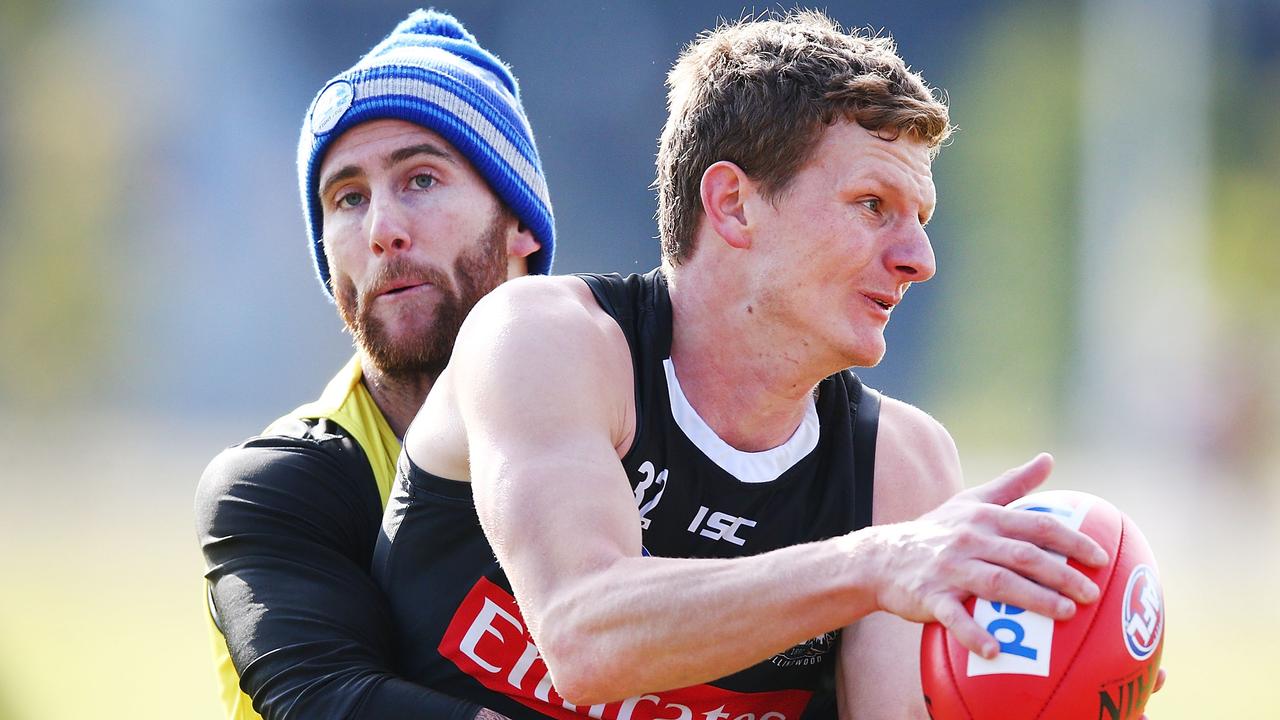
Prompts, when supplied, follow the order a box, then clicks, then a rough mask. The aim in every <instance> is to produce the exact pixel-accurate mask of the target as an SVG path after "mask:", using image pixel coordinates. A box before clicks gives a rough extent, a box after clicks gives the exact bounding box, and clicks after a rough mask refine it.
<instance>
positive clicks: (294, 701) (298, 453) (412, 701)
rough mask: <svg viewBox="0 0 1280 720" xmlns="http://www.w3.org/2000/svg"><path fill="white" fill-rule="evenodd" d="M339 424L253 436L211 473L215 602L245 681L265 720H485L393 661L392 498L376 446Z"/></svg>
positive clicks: (201, 523)
mask: <svg viewBox="0 0 1280 720" xmlns="http://www.w3.org/2000/svg"><path fill="white" fill-rule="evenodd" d="M327 437H328V439H320V440H316V439H311V438H301V439H300V438H290V437H269V438H257V439H254V440H252V441H250V442H247V443H244V444H242V445H240V446H236V447H233V448H231V449H228V450H225V451H223V452H222V453H221V454H220V455H219V456H218V457H217V458H215V459H214V461H213V462H212V463H211V464H210V465H209V467H208V469H206V470H205V473H204V476H203V477H202V478H201V480H200V486H199V490H198V492H197V497H196V518H197V521H196V522H197V530H198V534H199V539H200V545H201V548H202V549H203V551H204V556H205V562H206V566H207V567H208V568H209V570H208V572H207V573H206V578H207V579H208V581H209V584H210V590H211V593H210V594H211V604H212V607H213V610H214V612H215V618H216V619H217V621H218V624H219V627H220V628H221V630H222V632H223V634H224V635H225V637H226V639H227V645H228V648H229V649H230V652H231V658H232V661H233V663H234V664H235V666H236V669H237V670H238V671H239V672H240V686H241V688H242V689H243V690H244V691H245V692H246V693H247V694H248V695H249V696H250V698H252V699H253V705H254V708H255V709H256V710H257V711H258V712H259V713H260V714H261V715H262V716H263V717H264V718H266V720H292V719H293V718H309V719H310V718H386V717H396V718H424V719H425V718H446V719H447V720H472V718H474V717H475V715H476V713H477V712H479V710H480V706H478V705H476V704H474V703H470V702H464V701H461V700H457V699H454V698H451V697H448V696H445V695H442V694H440V693H437V692H434V691H432V690H428V689H427V688H424V687H421V686H418V685H415V684H412V683H409V682H407V681H405V680H401V679H399V678H397V677H395V676H394V675H393V674H392V673H391V672H390V670H389V667H390V664H391V663H390V658H391V657H392V649H391V648H392V636H391V632H392V629H391V620H390V614H389V611H388V608H387V605H386V600H385V599H384V597H383V595H382V593H381V591H380V590H379V589H378V588H377V586H376V585H375V584H374V582H373V580H372V579H371V578H370V577H369V573H368V567H369V560H370V557H371V554H372V551H373V545H374V542H375V541H376V538H377V533H378V527H379V524H380V521H381V516H382V512H381V505H380V501H379V498H378V495H377V490H376V487H375V486H374V483H373V479H372V476H371V471H370V470H369V467H368V464H367V462H365V460H364V456H363V454H361V453H360V452H359V451H358V448H355V451H354V452H352V448H353V447H354V446H353V445H352V444H351V440H350V439H349V438H346V437H339V436H327ZM326 443H330V444H329V445H326ZM333 443H336V444H333ZM343 443H345V445H343Z"/></svg>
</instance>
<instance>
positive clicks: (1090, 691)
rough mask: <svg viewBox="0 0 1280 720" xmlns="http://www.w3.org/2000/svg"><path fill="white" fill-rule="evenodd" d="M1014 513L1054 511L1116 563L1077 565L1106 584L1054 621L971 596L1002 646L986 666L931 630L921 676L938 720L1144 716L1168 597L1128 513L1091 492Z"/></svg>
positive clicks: (1031, 501)
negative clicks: (1094, 599) (1091, 600)
mask: <svg viewBox="0 0 1280 720" xmlns="http://www.w3.org/2000/svg"><path fill="white" fill-rule="evenodd" d="M1009 507H1013V508H1019V509H1023V510H1027V511H1030V512H1047V513H1051V514H1052V515H1053V516H1054V517H1056V518H1057V519H1058V520H1060V521H1062V522H1063V523H1064V524H1066V525H1067V526H1069V527H1073V528H1078V529H1079V530H1080V531H1081V532H1084V533H1085V534H1087V535H1089V536H1090V537H1092V538H1093V539H1094V540H1097V541H1098V544H1100V545H1102V549H1104V550H1106V551H1107V556H1108V557H1109V558H1110V559H1111V562H1110V564H1108V565H1107V566H1106V567H1101V568H1096V569H1093V568H1087V567H1084V566H1082V565H1078V564H1076V563H1074V562H1072V563H1071V565H1072V567H1074V568H1076V569H1077V570H1080V571H1081V572H1083V573H1084V574H1085V575H1087V576H1088V577H1089V578H1090V579H1091V580H1093V581H1094V582H1095V583H1097V584H1098V589H1099V590H1101V592H1102V594H1101V597H1100V598H1099V599H1098V601H1097V602H1095V603H1091V604H1089V605H1080V606H1079V607H1078V608H1077V610H1076V614H1075V616H1074V617H1072V618H1071V619H1070V620H1064V621H1059V622H1054V621H1053V620H1050V619H1049V618H1046V617H1044V616H1042V615H1037V614H1035V613H1032V612H1027V611H1025V610H1023V609H1022V608H1019V607H1015V606H1013V605H1003V604H1000V603H992V602H988V601H986V600H982V599H971V600H969V603H968V605H967V607H968V608H969V612H970V613H972V614H973V617H974V619H976V620H977V621H978V624H980V625H982V626H983V627H984V628H986V629H987V631H988V632H990V633H991V634H992V635H994V636H995V638H996V640H997V641H999V643H1000V654H999V655H997V656H996V658H995V659H994V660H986V659H984V658H982V657H981V656H980V655H976V654H972V653H970V652H969V651H968V650H966V649H965V648H964V647H963V646H962V645H960V643H958V642H956V640H955V639H954V638H952V637H951V635H950V633H948V632H947V631H946V629H945V628H943V627H942V626H941V625H939V624H937V623H930V624H929V625H926V626H925V628H924V638H923V640H922V641H921V645H920V680H921V684H922V685H923V687H924V696H925V704H926V705H927V706H928V708H929V714H930V717H932V718H933V720H1080V719H1081V718H1088V719H1089V720H1092V719H1093V718H1098V720H1130V719H1132V720H1137V718H1139V717H1141V716H1142V709H1143V707H1144V706H1145V705H1146V704H1147V698H1148V697H1150V695H1151V691H1152V690H1153V686H1154V685H1155V679H1156V673H1157V671H1158V670H1159V667H1160V653H1161V651H1162V650H1163V648H1164V595H1163V593H1162V591H1161V589H1160V574H1159V571H1158V570H1157V568H1156V560H1155V556H1154V555H1152V554H1151V548H1150V546H1149V545H1147V540H1146V538H1144V537H1143V536H1142V532H1141V531H1140V530H1138V526H1137V525H1135V524H1134V523H1133V521H1132V520H1130V519H1129V518H1128V517H1126V516H1125V515H1124V513H1122V512H1120V511H1119V510H1117V509H1116V508H1115V506H1113V505H1112V504H1111V503H1109V502H1107V501H1106V500H1103V499H1102V498H1100V497H1097V496H1094V495H1090V494H1088V493H1082V492H1074V491H1070V490H1055V491H1050V492H1042V493H1036V494H1035V495H1028V496H1027V497H1025V498H1022V499H1021V500H1018V501H1016V502H1013V503H1011V504H1010V505H1009Z"/></svg>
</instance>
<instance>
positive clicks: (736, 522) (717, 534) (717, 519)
mask: <svg viewBox="0 0 1280 720" xmlns="http://www.w3.org/2000/svg"><path fill="white" fill-rule="evenodd" d="M704 518H705V519H706V524H705V525H704V524H703V519H704ZM755 526H756V521H755V520H748V519H746V518H744V517H738V516H737V515H730V514H729V513H722V512H713V513H711V516H710V517H707V506H706V505H703V506H701V507H699V508H698V514H697V515H696V516H695V517H694V518H693V522H691V523H689V528H688V529H689V532H696V533H698V534H699V535H701V536H702V537H707V538H711V539H712V540H728V541H729V542H731V543H733V544H734V545H738V546H742V545H745V544H746V542H747V541H746V540H743V539H742V538H740V537H738V528H743V527H755ZM699 528H701V529H699Z"/></svg>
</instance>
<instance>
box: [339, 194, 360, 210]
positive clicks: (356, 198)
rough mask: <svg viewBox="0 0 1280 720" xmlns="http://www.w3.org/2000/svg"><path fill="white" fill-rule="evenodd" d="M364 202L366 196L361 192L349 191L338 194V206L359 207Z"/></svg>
mask: <svg viewBox="0 0 1280 720" xmlns="http://www.w3.org/2000/svg"><path fill="white" fill-rule="evenodd" d="M363 204H364V196H363V195H361V194H360V193H356V192H349V193H346V194H344V195H340V196H338V207H357V206H359V205H363Z"/></svg>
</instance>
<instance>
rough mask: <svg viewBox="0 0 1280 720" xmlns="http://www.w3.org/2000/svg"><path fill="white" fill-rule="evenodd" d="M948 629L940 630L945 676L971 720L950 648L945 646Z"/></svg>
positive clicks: (971, 716)
mask: <svg viewBox="0 0 1280 720" xmlns="http://www.w3.org/2000/svg"><path fill="white" fill-rule="evenodd" d="M948 632H949V631H948V630H947V629H946V628H943V631H942V643H943V644H942V647H943V651H942V655H943V657H945V658H946V660H947V676H948V677H949V678H950V679H951V689H952V690H954V691H955V694H956V697H957V698H959V699H960V707H961V708H962V709H963V710H964V714H965V716H966V717H968V718H969V720H973V718H974V715H973V711H972V710H970V709H969V703H967V702H965V699H964V692H963V691H962V690H961V689H960V681H959V679H958V678H957V677H956V666H955V665H954V664H953V663H952V662H951V648H949V647H947V646H948V645H949V644H950V643H948V642H947V633H948Z"/></svg>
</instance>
